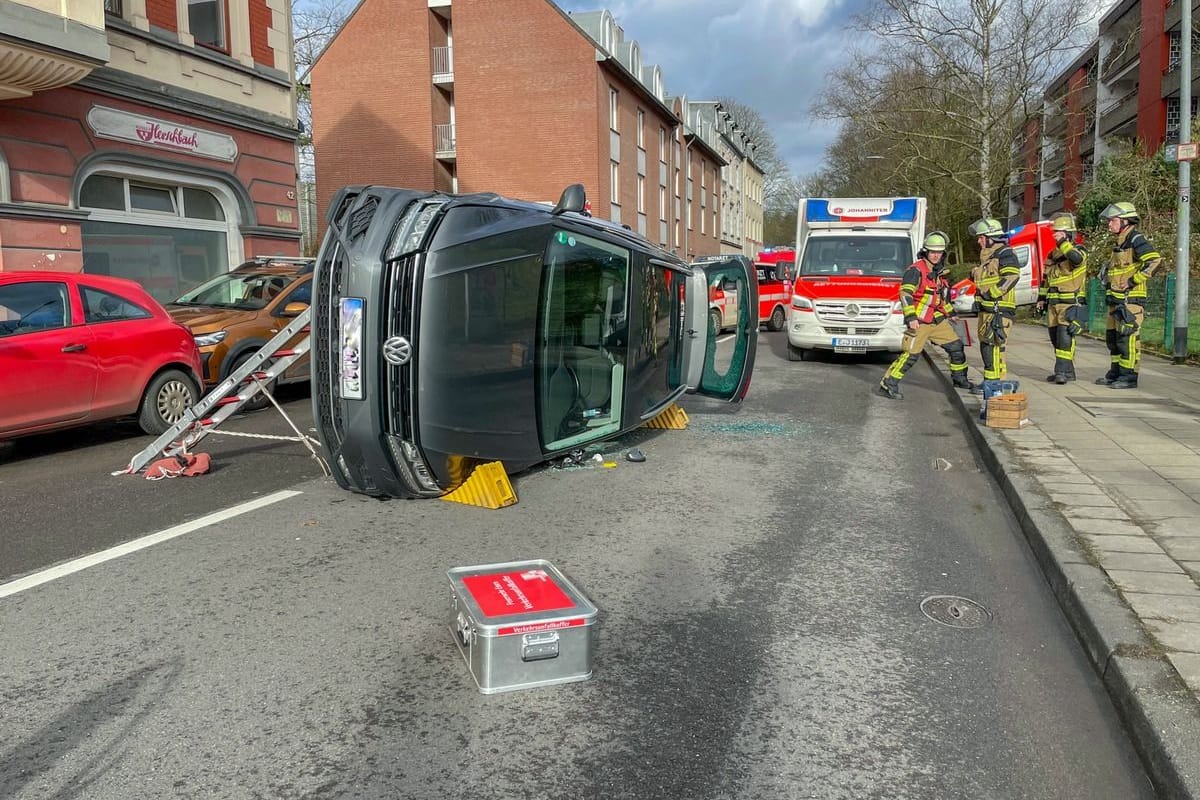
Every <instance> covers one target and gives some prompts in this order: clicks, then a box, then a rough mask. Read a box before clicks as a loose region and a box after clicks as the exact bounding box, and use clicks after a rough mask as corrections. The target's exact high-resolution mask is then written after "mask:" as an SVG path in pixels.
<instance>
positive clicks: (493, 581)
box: [462, 569, 575, 617]
mask: <svg viewBox="0 0 1200 800" xmlns="http://www.w3.org/2000/svg"><path fill="white" fill-rule="evenodd" d="M462 581H463V586H465V587H466V590H467V591H468V592H469V593H470V594H471V597H473V598H474V599H475V602H476V603H477V604H478V605H479V610H480V611H482V612H483V615H484V616H485V617H502V616H506V615H508V614H536V613H542V612H546V611H557V610H558V609H561V608H574V607H575V603H573V602H572V601H571V598H569V597H567V595H566V593H565V592H563V590H562V588H561V587H559V585H558V584H557V583H556V582H555V580H554V577H553V576H552V575H550V573H548V572H546V570H544V569H526V570H521V571H520V572H493V573H491V574H489V575H468V576H467V577H465V578H463V579H462Z"/></svg>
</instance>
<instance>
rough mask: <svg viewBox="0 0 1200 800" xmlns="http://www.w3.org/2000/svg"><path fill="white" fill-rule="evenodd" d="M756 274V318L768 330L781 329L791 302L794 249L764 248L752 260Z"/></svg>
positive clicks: (785, 322) (784, 323)
mask: <svg viewBox="0 0 1200 800" xmlns="http://www.w3.org/2000/svg"><path fill="white" fill-rule="evenodd" d="M754 268H755V270H756V272H757V274H758V321H759V324H761V325H765V326H766V327H767V330H769V331H781V330H783V329H784V327H785V326H786V325H787V309H788V306H790V305H791V303H792V275H793V274H794V273H795V270H796V251H795V250H793V249H791V248H770V249H767V250H763V251H761V252H760V253H759V254H758V257H757V258H756V259H755V260H754Z"/></svg>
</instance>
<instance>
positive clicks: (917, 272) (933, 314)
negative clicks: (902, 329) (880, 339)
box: [900, 258, 953, 325]
mask: <svg viewBox="0 0 1200 800" xmlns="http://www.w3.org/2000/svg"><path fill="white" fill-rule="evenodd" d="M949 295H950V281H949V280H948V279H947V278H946V273H945V271H942V272H938V273H934V271H933V265H931V264H930V263H929V262H928V261H926V260H925V259H923V258H922V259H918V260H917V262H916V263H914V264H913V265H912V266H911V267H909V268H908V269H906V270H904V277H903V278H901V279H900V306H901V308H902V309H903V310H904V324H905V325H908V323H910V322H912V321H913V320H914V319H915V320H916V321H917V322H920V323H922V324H926V325H928V324H931V323H932V324H936V323H938V322H941V321H942V320H944V319H945V318H946V317H947V316H949V315H950V314H951V313H953V312H952V309H951V307H950V302H949Z"/></svg>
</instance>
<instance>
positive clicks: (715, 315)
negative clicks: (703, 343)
mask: <svg viewBox="0 0 1200 800" xmlns="http://www.w3.org/2000/svg"><path fill="white" fill-rule="evenodd" d="M708 324H709V327H711V328H712V329H713V333H715V334H719V333H720V332H721V312H720V311H718V310H717V309H715V308H713V309H709V312H708Z"/></svg>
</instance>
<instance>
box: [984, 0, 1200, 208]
mask: <svg viewBox="0 0 1200 800" xmlns="http://www.w3.org/2000/svg"><path fill="white" fill-rule="evenodd" d="M1189 1H1191V2H1192V7H1193V13H1195V12H1196V11H1200V0H1194V1H1193V0H1119V1H1118V2H1117V3H1116V4H1115V5H1113V7H1112V8H1111V9H1109V11H1108V12H1107V13H1105V15H1104V16H1103V17H1102V18H1101V19H1100V27H1099V36H1098V38H1097V40H1096V41H1095V42H1093V43H1092V44H1091V46H1089V47H1088V48H1086V49H1085V50H1084V51H1083V52H1082V53H1081V54H1080V55H1079V57H1078V58H1076V59H1075V61H1074V62H1073V63H1071V64H1070V65H1069V66H1068V67H1067V68H1066V69H1064V70H1063V71H1062V72H1061V73H1060V74H1059V75H1058V76H1057V77H1056V78H1055V79H1054V80H1053V81H1051V83H1050V84H1049V86H1048V87H1047V88H1046V92H1045V96H1044V106H1043V109H1042V113H1041V115H1039V118H1038V119H1036V120H1033V121H1031V124H1030V125H1027V126H1026V128H1025V133H1026V135H1025V137H1024V138H1019V139H1018V140H1017V141H1016V142H1015V143H1014V145H1013V146H1014V154H1018V153H1020V154H1021V156H1022V157H1021V158H1018V160H1017V163H1018V164H1019V165H1024V168H1020V167H1019V168H1018V169H1017V170H1015V171H1014V174H1013V176H1012V180H1011V181H1010V196H1009V209H1008V210H1009V220H1010V222H1011V223H1013V224H1015V223H1018V222H1026V221H1030V220H1032V219H1035V218H1041V219H1045V218H1047V217H1049V216H1050V215H1052V214H1054V213H1055V212H1057V211H1061V210H1064V209H1065V210H1067V211H1074V210H1075V207H1076V202H1077V200H1078V198H1079V195H1080V194H1081V191H1082V189H1083V187H1084V186H1085V185H1086V184H1087V183H1088V182H1089V181H1091V178H1092V174H1093V170H1094V167H1095V164H1096V163H1097V162H1098V161H1100V160H1101V159H1103V158H1104V157H1105V156H1106V155H1108V154H1109V153H1111V152H1112V151H1113V150H1114V148H1118V147H1123V146H1127V145H1128V144H1129V143H1130V142H1132V141H1135V140H1136V141H1138V142H1140V143H1141V144H1142V145H1143V146H1144V147H1145V148H1146V149H1147V150H1148V151H1150V152H1154V151H1156V150H1158V149H1159V148H1160V147H1162V146H1163V145H1164V144H1170V143H1172V142H1175V141H1178V138H1179V125H1180V120H1181V114H1180V108H1179V86H1180V81H1181V80H1182V79H1183V76H1182V75H1181V74H1180V69H1179V64H1180V57H1181V53H1182V49H1181V48H1182V47H1183V46H1184V45H1185V37H1183V36H1182V35H1181V32H1180V27H1181V26H1180V16H1181V14H1180V3H1181V2H1189ZM1197 43H1200V37H1198V36H1197V35H1196V33H1195V32H1193V33H1192V36H1191V45H1192V50H1193V53H1194V52H1195V50H1196V45H1197ZM1189 79H1190V80H1191V81H1192V93H1193V94H1192V108H1191V114H1192V116H1193V117H1195V114H1196V96H1197V94H1200V59H1195V58H1193V64H1192V74H1191V75H1190V76H1189ZM1030 152H1033V153H1035V155H1034V157H1033V163H1035V164H1036V169H1035V170H1034V172H1033V174H1030V171H1029V168H1028V167H1029V163H1030V160H1029V158H1028V155H1029V153H1030Z"/></svg>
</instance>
